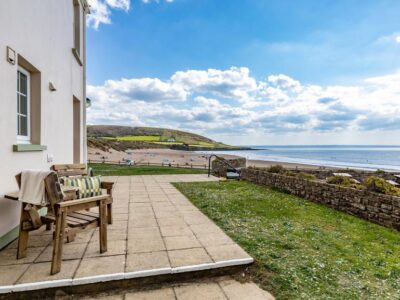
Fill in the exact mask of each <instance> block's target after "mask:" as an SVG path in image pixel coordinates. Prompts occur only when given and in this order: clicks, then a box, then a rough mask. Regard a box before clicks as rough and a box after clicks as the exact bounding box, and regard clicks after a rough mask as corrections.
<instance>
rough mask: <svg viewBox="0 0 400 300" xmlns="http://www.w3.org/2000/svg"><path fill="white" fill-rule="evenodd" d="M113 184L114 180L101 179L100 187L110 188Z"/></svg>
mask: <svg viewBox="0 0 400 300" xmlns="http://www.w3.org/2000/svg"><path fill="white" fill-rule="evenodd" d="M113 186H114V182H110V181H102V182H101V188H102V189H105V190H111V189H112V188H113Z"/></svg>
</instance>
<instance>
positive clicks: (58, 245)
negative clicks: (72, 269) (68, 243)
mask: <svg viewBox="0 0 400 300" xmlns="http://www.w3.org/2000/svg"><path fill="white" fill-rule="evenodd" d="M66 219H67V213H66V212H65V211H63V210H59V211H58V212H57V214H56V230H55V238H54V240H53V259H52V262H51V275H54V274H56V273H58V272H60V270H61V258H62V249H63V244H64V233H65V224H66Z"/></svg>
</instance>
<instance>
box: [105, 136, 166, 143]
mask: <svg viewBox="0 0 400 300" xmlns="http://www.w3.org/2000/svg"><path fill="white" fill-rule="evenodd" d="M103 139H106V140H118V141H133V142H155V141H160V136H158V135H127V136H117V137H103Z"/></svg>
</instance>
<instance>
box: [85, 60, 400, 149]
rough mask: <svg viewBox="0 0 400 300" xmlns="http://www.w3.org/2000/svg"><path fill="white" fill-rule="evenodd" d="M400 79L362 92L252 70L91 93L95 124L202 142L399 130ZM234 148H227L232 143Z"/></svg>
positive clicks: (371, 82)
mask: <svg viewBox="0 0 400 300" xmlns="http://www.w3.org/2000/svg"><path fill="white" fill-rule="evenodd" d="M399 82H400V72H399V73H394V74H388V75H385V76H379V77H372V78H367V79H365V80H364V81H362V82H361V83H360V84H359V85H357V86H339V85H336V86H334V85H331V86H320V85H308V84H302V83H301V82H300V81H298V80H295V79H293V78H291V77H289V76H287V75H284V74H278V75H270V76H268V77H266V80H263V81H257V80H256V79H255V78H254V77H252V76H251V75H250V71H249V69H248V68H234V67H232V68H230V69H227V70H217V69H209V70H189V71H178V72H176V73H175V74H173V75H172V76H171V77H170V78H169V79H168V80H164V81H163V80H160V79H158V78H133V79H121V80H108V81H106V82H105V83H104V84H103V85H101V86H89V87H88V96H89V98H91V99H92V103H93V106H92V108H90V110H89V111H88V120H89V123H91V124H123V125H139V124H140V125H147V126H166V127H174V128H181V129H187V130H192V131H195V132H198V133H204V134H208V135H209V134H211V135H212V134H225V135H228V134H235V135H239V134H250V133H251V134H255V133H257V134H262V133H279V134H288V133H290V132H297V133H305V132H308V133H313V132H314V133H318V132H322V133H326V132H331V133H333V132H342V133H343V134H345V133H346V132H349V131H360V132H362V131H365V132H366V131H376V130H380V131H385V130H395V129H397V128H398V129H400V123H399V122H400V119H399V117H398V116H400V85H399V84H398V83H399ZM227 142H229V141H227Z"/></svg>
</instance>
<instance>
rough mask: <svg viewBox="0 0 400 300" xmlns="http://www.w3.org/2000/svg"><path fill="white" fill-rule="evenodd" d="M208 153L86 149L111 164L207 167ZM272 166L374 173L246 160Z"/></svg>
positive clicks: (92, 156) (93, 158)
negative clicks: (126, 162) (135, 163)
mask: <svg viewBox="0 0 400 300" xmlns="http://www.w3.org/2000/svg"><path fill="white" fill-rule="evenodd" d="M216 154H217V155H218V156H220V157H223V158H225V159H234V158H239V157H242V158H246V157H244V156H241V155H237V154H226V153H224V154H219V153H218V152H217V153H216ZM209 155H210V153H202V152H195V151H186V150H171V149H157V148H156V149H154V148H153V149H136V150H129V151H125V152H123V151H116V150H114V149H109V150H108V151H102V150H100V149H97V148H92V147H89V148H88V160H89V161H90V160H91V161H101V160H103V159H104V160H105V161H111V162H123V161H126V160H131V161H133V162H137V163H146V162H148V163H153V164H160V165H161V164H169V163H171V164H179V165H182V166H183V165H186V166H191V165H193V166H199V167H204V166H205V167H207V166H208V156H209ZM272 165H282V166H283V167H284V168H287V169H296V168H298V169H304V170H337V169H354V170H363V171H371V172H373V171H375V170H376V169H374V168H366V167H365V168H362V167H354V166H332V165H324V164H307V163H301V162H285V161H274V160H260V159H247V166H255V167H260V168H268V167H270V166H272ZM384 170H385V171H388V172H400V170H396V169H384Z"/></svg>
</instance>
